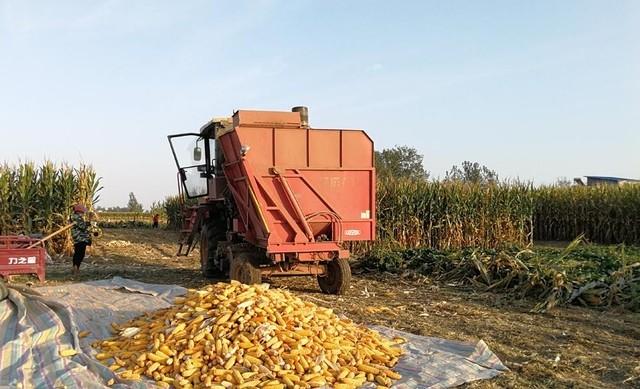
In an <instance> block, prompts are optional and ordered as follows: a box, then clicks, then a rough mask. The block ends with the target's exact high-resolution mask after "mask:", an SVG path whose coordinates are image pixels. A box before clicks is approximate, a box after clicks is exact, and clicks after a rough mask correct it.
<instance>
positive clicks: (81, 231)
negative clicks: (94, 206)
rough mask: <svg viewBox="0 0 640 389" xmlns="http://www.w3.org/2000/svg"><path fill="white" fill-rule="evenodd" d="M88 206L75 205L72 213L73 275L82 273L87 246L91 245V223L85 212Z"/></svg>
mask: <svg viewBox="0 0 640 389" xmlns="http://www.w3.org/2000/svg"><path fill="white" fill-rule="evenodd" d="M85 212H87V208H86V207H85V206H84V205H82V204H76V205H74V206H73V215H71V222H72V223H73V227H71V237H72V238H73V275H74V276H77V275H78V274H79V273H80V265H81V264H82V260H83V259H84V255H85V253H86V250H87V246H90V245H91V238H90V237H89V223H88V222H87V221H85V220H84V214H85Z"/></svg>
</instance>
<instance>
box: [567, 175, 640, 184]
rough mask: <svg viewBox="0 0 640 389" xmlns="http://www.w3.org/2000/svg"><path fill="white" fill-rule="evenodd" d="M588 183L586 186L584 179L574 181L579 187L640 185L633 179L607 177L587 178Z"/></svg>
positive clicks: (638, 181)
mask: <svg viewBox="0 0 640 389" xmlns="http://www.w3.org/2000/svg"><path fill="white" fill-rule="evenodd" d="M585 178H586V179H587V183H586V184H585V183H584V181H583V180H582V177H577V178H574V179H573V181H574V182H575V183H576V184H578V185H587V186H597V185H618V186H620V185H628V184H640V180H635V179H632V178H622V177H607V176H585Z"/></svg>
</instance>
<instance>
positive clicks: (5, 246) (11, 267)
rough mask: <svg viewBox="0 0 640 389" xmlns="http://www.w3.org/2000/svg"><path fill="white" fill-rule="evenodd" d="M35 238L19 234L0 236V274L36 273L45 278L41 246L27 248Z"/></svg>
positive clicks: (44, 258)
mask: <svg viewBox="0 0 640 389" xmlns="http://www.w3.org/2000/svg"><path fill="white" fill-rule="evenodd" d="M35 242H37V240H36V239H31V238H28V237H20V236H0V276H2V277H7V276H9V275H16V274H36V275H37V276H38V279H39V280H40V281H41V282H43V281H44V279H45V265H46V262H45V261H46V252H45V249H44V248H43V247H33V248H27V247H28V246H29V245H31V244H33V243H35Z"/></svg>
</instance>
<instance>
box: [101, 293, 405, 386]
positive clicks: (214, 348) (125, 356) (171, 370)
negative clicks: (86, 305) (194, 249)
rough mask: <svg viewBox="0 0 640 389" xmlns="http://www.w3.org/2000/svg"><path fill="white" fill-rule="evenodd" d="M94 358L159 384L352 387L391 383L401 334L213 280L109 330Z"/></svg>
mask: <svg viewBox="0 0 640 389" xmlns="http://www.w3.org/2000/svg"><path fill="white" fill-rule="evenodd" d="M113 327H114V330H115V331H117V333H118V335H116V336H115V337H113V338H110V339H106V340H103V341H98V342H96V343H94V345H93V346H94V347H95V348H97V349H98V350H99V351H100V352H99V353H98V354H97V355H96V358H97V359H98V360H100V361H102V362H103V363H105V364H107V365H109V368H110V369H111V370H112V371H114V372H116V374H117V375H118V376H119V377H120V378H122V379H125V380H135V379H140V378H142V377H143V376H146V377H148V378H151V379H153V380H155V381H156V382H157V383H158V384H159V385H160V386H162V387H171V386H173V387H176V388H192V387H193V388H196V387H212V388H218V389H225V388H231V387H233V388H240V389H242V388H263V389H284V388H285V387H286V388H293V389H298V388H300V389H302V388H316V387H324V386H331V387H334V388H336V389H352V388H356V387H359V386H361V385H363V384H365V383H366V382H367V381H369V382H372V383H375V384H377V385H378V386H379V387H389V386H391V384H392V382H393V380H397V379H399V378H400V375H399V374H398V373H396V372H394V371H393V370H391V368H392V367H393V366H394V365H395V364H396V363H397V362H398V358H399V357H400V356H401V354H402V349H401V348H400V346H399V344H401V343H403V342H404V339H402V338H394V339H393V340H389V339H385V338H383V337H382V336H380V334H378V333H377V332H375V331H373V330H370V329H368V328H366V327H363V326H359V325H356V324H354V323H353V322H352V321H350V320H348V319H343V318H339V317H338V316H336V314H334V313H333V311H332V310H331V309H328V308H322V307H318V306H316V305H315V304H313V303H310V302H305V301H303V300H301V299H300V298H298V297H296V296H294V295H293V294H291V293H290V292H288V291H285V290H279V289H269V285H267V284H262V285H253V286H248V285H243V284H240V283H237V282H234V281H232V282H231V284H226V283H218V284H215V285H210V286H208V287H205V288H203V289H201V290H193V291H190V292H189V293H188V294H187V295H186V296H185V297H181V298H178V299H176V301H175V305H173V306H172V307H170V308H168V309H163V310H160V311H157V312H155V313H150V314H146V315H143V316H141V317H138V318H136V319H134V320H132V321H130V322H128V323H125V324H123V325H113Z"/></svg>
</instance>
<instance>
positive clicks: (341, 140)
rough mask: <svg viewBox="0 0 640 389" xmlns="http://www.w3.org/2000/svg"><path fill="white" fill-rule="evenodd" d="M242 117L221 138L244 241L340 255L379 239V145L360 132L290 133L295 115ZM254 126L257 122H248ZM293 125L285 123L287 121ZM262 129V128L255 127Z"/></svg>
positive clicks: (243, 113) (276, 248)
mask: <svg viewBox="0 0 640 389" xmlns="http://www.w3.org/2000/svg"><path fill="white" fill-rule="evenodd" d="M250 113H251V114H247V111H239V112H238V113H237V114H236V115H239V117H240V118H245V120H246V121H247V122H250V123H249V124H247V125H243V123H244V121H243V120H241V119H240V118H235V117H234V123H236V124H239V125H237V126H236V127H235V130H234V131H231V132H227V133H225V134H222V135H220V136H219V138H218V141H219V142H220V146H221V147H222V150H223V153H224V157H225V165H224V169H225V175H226V177H227V182H228V183H229V187H230V190H231V191H232V193H233V195H234V197H235V200H236V204H237V205H238V208H239V214H240V218H241V219H242V220H241V221H242V223H243V224H244V226H246V233H245V239H247V240H248V241H250V242H252V243H254V244H257V245H259V246H261V247H265V248H267V251H268V252H270V253H277V252H294V251H295V252H314V251H322V250H339V249H340V243H341V242H343V241H354V240H373V239H374V238H375V170H374V166H373V163H374V162H373V161H374V151H373V142H372V141H371V139H370V138H369V137H368V136H367V135H366V133H365V132H364V131H360V130H321V129H310V128H301V127H300V126H299V125H298V127H296V128H292V125H291V122H292V120H288V117H289V116H291V117H294V116H295V114H293V115H291V114H288V115H287V117H286V118H283V117H278V118H274V120H275V119H278V120H279V121H283V122H287V124H286V125H285V126H286V127H285V128H278V127H275V128H274V127H273V126H271V127H269V126H268V125H265V123H269V122H270V118H269V117H268V116H269V115H270V113H265V114H264V115H263V116H260V117H259V115H258V113H256V112H250ZM249 119H251V120H249ZM285 119H287V120H285ZM251 123H260V124H251Z"/></svg>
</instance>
